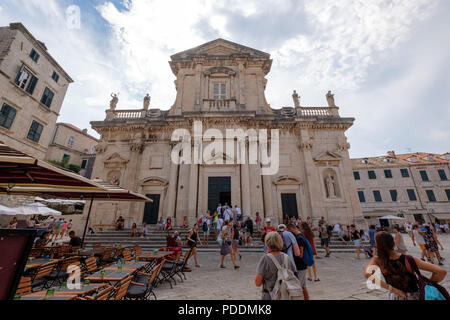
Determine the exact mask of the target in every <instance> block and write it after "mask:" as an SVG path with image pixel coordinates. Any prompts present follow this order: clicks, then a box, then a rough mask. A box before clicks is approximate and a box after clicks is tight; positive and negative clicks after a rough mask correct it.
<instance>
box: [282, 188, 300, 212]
mask: <svg viewBox="0 0 450 320" xmlns="http://www.w3.org/2000/svg"><path fill="white" fill-rule="evenodd" d="M281 206H282V209H283V218H284V216H285V215H286V214H287V215H288V216H289V218H291V217H295V218H298V208H297V198H296V195H295V193H282V194H281Z"/></svg>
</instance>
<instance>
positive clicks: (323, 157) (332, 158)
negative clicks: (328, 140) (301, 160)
mask: <svg viewBox="0 0 450 320" xmlns="http://www.w3.org/2000/svg"><path fill="white" fill-rule="evenodd" d="M340 160H341V156H340V155H338V154H336V153H334V152H331V151H325V152H322V153H319V154H318V155H317V156H315V157H314V161H316V162H338V161H340Z"/></svg>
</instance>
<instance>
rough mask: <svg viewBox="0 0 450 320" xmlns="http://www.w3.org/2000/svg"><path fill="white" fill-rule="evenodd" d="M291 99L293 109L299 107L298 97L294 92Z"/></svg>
mask: <svg viewBox="0 0 450 320" xmlns="http://www.w3.org/2000/svg"><path fill="white" fill-rule="evenodd" d="M292 99H293V100H294V107H296V108H298V107H300V96H299V95H298V93H297V91H295V90H294V93H293V94H292Z"/></svg>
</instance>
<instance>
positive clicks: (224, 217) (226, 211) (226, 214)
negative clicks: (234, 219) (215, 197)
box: [223, 208, 232, 221]
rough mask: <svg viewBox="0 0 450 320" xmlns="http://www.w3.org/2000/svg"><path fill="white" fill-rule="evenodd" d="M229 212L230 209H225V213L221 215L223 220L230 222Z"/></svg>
mask: <svg viewBox="0 0 450 320" xmlns="http://www.w3.org/2000/svg"><path fill="white" fill-rule="evenodd" d="M231 214H232V213H231V210H230V208H226V209H225V212H224V214H223V220H225V221H230V218H231Z"/></svg>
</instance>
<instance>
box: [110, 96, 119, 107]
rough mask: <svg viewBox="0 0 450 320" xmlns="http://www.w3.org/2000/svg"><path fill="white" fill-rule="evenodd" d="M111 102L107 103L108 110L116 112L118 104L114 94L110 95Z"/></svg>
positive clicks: (117, 98)
mask: <svg viewBox="0 0 450 320" xmlns="http://www.w3.org/2000/svg"><path fill="white" fill-rule="evenodd" d="M111 98H112V99H111V101H110V102H109V108H110V109H111V110H116V107H117V103H119V97H118V95H117V94H116V93H111Z"/></svg>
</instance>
